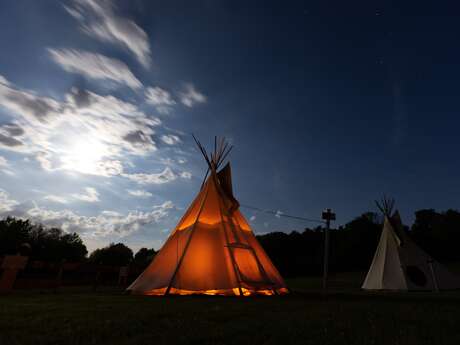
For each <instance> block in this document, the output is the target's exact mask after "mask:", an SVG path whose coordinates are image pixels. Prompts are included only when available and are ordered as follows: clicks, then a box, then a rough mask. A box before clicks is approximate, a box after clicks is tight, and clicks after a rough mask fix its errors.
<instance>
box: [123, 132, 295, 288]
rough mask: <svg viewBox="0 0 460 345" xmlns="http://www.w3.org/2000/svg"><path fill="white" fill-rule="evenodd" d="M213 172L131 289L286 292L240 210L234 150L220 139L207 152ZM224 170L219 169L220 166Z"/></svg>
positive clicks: (208, 162) (203, 151)
mask: <svg viewBox="0 0 460 345" xmlns="http://www.w3.org/2000/svg"><path fill="white" fill-rule="evenodd" d="M197 145H198V147H199V148H200V150H201V152H202V153H203V156H204V158H205V160H206V162H207V164H208V173H207V174H206V176H208V175H209V177H208V178H207V179H205V182H204V183H203V185H202V188H201V190H200V192H199V193H198V196H197V197H196V198H195V200H194V201H193V202H192V204H191V205H190V207H189V208H188V210H187V211H186V212H185V214H184V216H183V217H182V219H181V220H180V221H179V223H178V224H177V226H176V228H175V229H174V230H173V232H172V233H171V235H170V236H169V238H168V240H167V241H166V243H165V244H164V246H163V247H162V248H161V250H160V251H159V253H158V254H157V255H156V256H155V258H154V259H153V261H152V263H151V264H150V265H149V266H148V267H147V269H146V270H145V271H144V272H143V273H142V274H141V275H140V276H139V277H138V278H137V279H136V280H135V281H134V282H133V283H132V284H131V285H130V286H129V287H128V290H129V291H131V293H134V294H143V295H169V294H175V295H190V294H206V295H236V296H249V295H276V294H284V293H287V292H288V290H287V288H286V284H285V283H284V281H283V278H282V277H281V275H280V274H279V272H278V271H277V269H276V268H275V266H274V265H273V263H272V262H271V260H270V258H269V257H268V256H267V254H266V253H265V251H264V250H263V248H262V247H261V245H260V244H259V242H258V241H257V239H256V237H255V236H254V234H253V232H252V230H251V228H250V226H249V224H248V223H247V221H246V220H245V218H244V217H243V215H242V214H241V212H240V211H239V203H238V201H237V200H236V199H235V198H234V196H233V192H232V181H231V169H230V164H229V163H227V165H226V166H225V167H224V168H222V169H220V167H221V165H222V163H223V161H224V159H225V158H226V156H227V154H228V153H229V151H230V149H231V147H230V148H228V145H227V144H225V143H224V141H223V140H221V141H220V142H219V143H217V141H215V144H214V153H213V154H211V155H210V156H208V155H207V153H206V151H205V149H204V148H203V146H202V145H201V144H200V143H199V142H198V141H197ZM219 169H220V170H219Z"/></svg>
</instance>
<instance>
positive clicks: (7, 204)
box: [0, 188, 19, 214]
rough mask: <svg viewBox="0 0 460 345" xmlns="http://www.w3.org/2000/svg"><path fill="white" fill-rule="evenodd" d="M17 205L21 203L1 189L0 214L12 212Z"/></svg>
mask: <svg viewBox="0 0 460 345" xmlns="http://www.w3.org/2000/svg"><path fill="white" fill-rule="evenodd" d="M17 205H19V202H17V201H16V200H14V199H12V198H11V197H10V194H9V193H8V192H6V191H5V190H4V189H1V188H0V213H3V214H5V213H7V212H10V211H12V210H13V209H14V208H15V206H17Z"/></svg>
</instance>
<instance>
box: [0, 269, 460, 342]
mask: <svg viewBox="0 0 460 345" xmlns="http://www.w3.org/2000/svg"><path fill="white" fill-rule="evenodd" d="M358 278H359V279H360V276H359V275H358V276H356V277H355V278H353V279H358ZM343 281H349V280H347V279H342V278H340V276H338V277H336V279H335V280H334V281H333V282H332V284H331V289H330V290H329V292H328V293H323V292H321V291H320V290H318V289H317V287H318V284H319V280H318V279H296V280H292V281H289V284H290V285H291V288H292V289H293V293H291V294H290V295H288V296H284V297H258V298H236V297H234V298H224V297H168V298H162V297H144V296H129V295H123V294H122V293H121V292H120V291H117V290H113V289H102V290H100V291H97V292H93V291H90V290H89V289H74V288H66V289H63V290H61V291H60V292H58V293H52V292H31V291H19V292H16V293H14V294H12V295H9V296H0V344H2V345H10V344H11V345H13V344H85V345H87V344H253V345H256V344H315V345H318V344H417V345H423V344H455V345H458V344H460V327H459V322H460V292H444V293H438V294H435V293H386V294H376V293H373V294H370V293H364V292H361V291H359V289H356V288H352V287H347V286H340V285H341V283H340V282H343Z"/></svg>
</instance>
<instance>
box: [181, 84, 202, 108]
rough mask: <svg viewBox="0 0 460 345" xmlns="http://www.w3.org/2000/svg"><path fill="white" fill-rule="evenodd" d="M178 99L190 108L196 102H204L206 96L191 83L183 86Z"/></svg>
mask: <svg viewBox="0 0 460 345" xmlns="http://www.w3.org/2000/svg"><path fill="white" fill-rule="evenodd" d="M179 99H180V101H181V103H182V104H184V105H185V106H187V107H189V108H191V107H193V106H194V105H195V104H197V103H205V102H206V100H207V98H206V96H205V95H204V94H202V93H201V92H199V91H198V90H197V89H196V88H195V86H194V85H193V84H191V83H187V84H185V85H184V88H183V90H182V91H181V92H179Z"/></svg>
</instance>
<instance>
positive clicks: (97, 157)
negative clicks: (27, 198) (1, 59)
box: [0, 83, 161, 177]
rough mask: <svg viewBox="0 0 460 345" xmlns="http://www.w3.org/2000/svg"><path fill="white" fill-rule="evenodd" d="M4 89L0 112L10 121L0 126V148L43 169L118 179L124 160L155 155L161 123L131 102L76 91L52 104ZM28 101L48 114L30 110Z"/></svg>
mask: <svg viewBox="0 0 460 345" xmlns="http://www.w3.org/2000/svg"><path fill="white" fill-rule="evenodd" d="M8 85H9V86H5V85H4V84H0V107H2V108H4V109H6V110H7V112H6V114H7V115H8V116H11V117H13V118H14V122H10V123H6V124H4V125H1V126H0V147H3V148H7V149H9V150H12V151H16V152H20V153H26V154H29V155H31V156H34V157H35V158H36V160H37V161H38V162H39V163H40V165H41V167H42V168H43V169H44V170H47V171H55V170H67V171H70V172H77V173H82V174H91V175H99V176H106V177H109V176H114V175H121V174H122V173H123V164H122V161H127V157H129V156H145V155H147V154H149V153H151V152H154V151H156V150H157V145H156V142H155V141H154V139H153V137H154V134H155V130H154V129H155V127H157V126H159V125H160V124H161V121H160V120H159V119H158V118H156V117H153V116H150V115H147V114H145V113H144V112H142V111H141V110H139V108H138V107H137V106H136V105H134V104H132V103H129V102H124V101H122V100H120V99H118V98H116V97H114V96H110V95H108V96H101V95H98V94H96V93H93V92H90V91H87V90H80V89H76V88H72V89H71V91H70V92H68V93H67V94H65V95H64V97H63V100H62V101H56V100H54V99H51V98H47V97H41V96H39V95H36V94H34V93H33V92H31V91H27V90H20V89H17V88H16V87H14V86H13V85H12V84H11V83H8ZM11 95H15V97H10V96H11ZM29 101H30V103H31V104H32V103H37V104H48V105H49V107H48V108H49V110H46V111H44V112H39V111H37V109H35V110H33V109H31V108H33V107H31V106H29V105H28V102H29ZM48 108H47V109H48Z"/></svg>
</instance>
